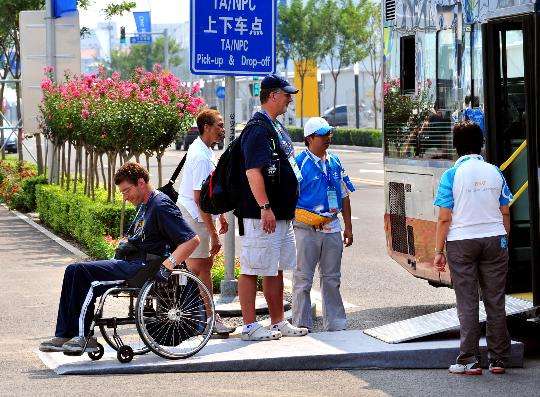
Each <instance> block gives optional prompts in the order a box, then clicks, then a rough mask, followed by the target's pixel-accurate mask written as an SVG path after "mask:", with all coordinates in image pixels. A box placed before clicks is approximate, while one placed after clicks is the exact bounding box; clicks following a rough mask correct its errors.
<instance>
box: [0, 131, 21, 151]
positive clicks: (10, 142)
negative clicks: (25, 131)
mask: <svg viewBox="0 0 540 397" xmlns="http://www.w3.org/2000/svg"><path fill="white" fill-rule="evenodd" d="M3 145H4V142H3V141H2V139H1V138H0V148H1V147H2V146H3ZM4 150H5V151H6V153H17V136H16V135H15V134H12V135H11V136H10V137H9V138H7V142H6V146H5V147H4Z"/></svg>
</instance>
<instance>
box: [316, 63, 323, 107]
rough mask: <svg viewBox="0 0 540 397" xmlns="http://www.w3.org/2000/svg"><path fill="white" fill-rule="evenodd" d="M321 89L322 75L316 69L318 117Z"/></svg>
mask: <svg viewBox="0 0 540 397" xmlns="http://www.w3.org/2000/svg"><path fill="white" fill-rule="evenodd" d="M321 88H322V73H321V71H320V70H319V69H317V98H318V101H319V116H320V115H321Z"/></svg>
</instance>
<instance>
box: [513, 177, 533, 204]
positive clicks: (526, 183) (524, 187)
mask: <svg viewBox="0 0 540 397" xmlns="http://www.w3.org/2000/svg"><path fill="white" fill-rule="evenodd" d="M528 187H529V181H525V183H524V184H523V185H521V187H520V188H519V189H518V191H517V192H516V194H514V198H513V199H512V201H510V204H509V206H510V207H511V206H512V204H514V203H515V202H516V201H517V199H518V198H519V196H521V195H522V194H523V192H524V191H525V190H527V188H528Z"/></svg>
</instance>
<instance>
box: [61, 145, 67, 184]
mask: <svg viewBox="0 0 540 397" xmlns="http://www.w3.org/2000/svg"><path fill="white" fill-rule="evenodd" d="M60 149H61V151H62V155H61V161H62V170H61V172H60V186H61V187H62V188H63V187H64V178H65V177H66V143H65V142H64V143H63V144H62V146H61V147H60Z"/></svg>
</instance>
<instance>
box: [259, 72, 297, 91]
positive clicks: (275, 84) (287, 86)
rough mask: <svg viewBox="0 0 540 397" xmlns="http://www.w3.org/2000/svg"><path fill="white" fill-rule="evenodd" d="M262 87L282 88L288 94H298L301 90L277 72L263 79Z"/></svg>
mask: <svg viewBox="0 0 540 397" xmlns="http://www.w3.org/2000/svg"><path fill="white" fill-rule="evenodd" d="M261 89H263V90H266V89H281V90H283V91H285V92H286V93H287V94H297V93H298V91H299V90H298V89H297V88H296V87H294V86H293V85H292V84H291V83H289V82H288V81H287V80H285V79H284V78H283V77H280V76H278V75H277V74H273V73H272V74H269V75H268V76H266V77H265V78H264V79H263V80H262V81H261Z"/></svg>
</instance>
